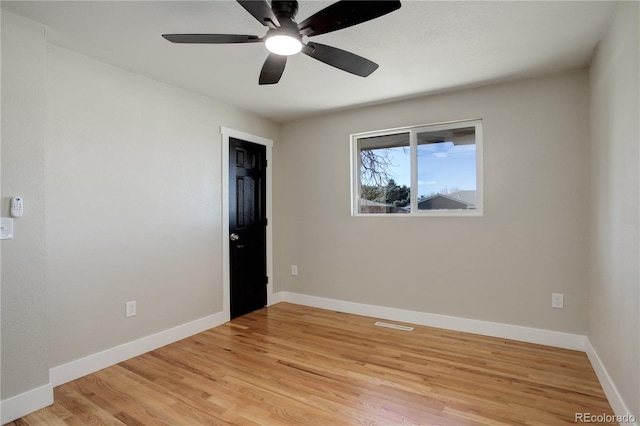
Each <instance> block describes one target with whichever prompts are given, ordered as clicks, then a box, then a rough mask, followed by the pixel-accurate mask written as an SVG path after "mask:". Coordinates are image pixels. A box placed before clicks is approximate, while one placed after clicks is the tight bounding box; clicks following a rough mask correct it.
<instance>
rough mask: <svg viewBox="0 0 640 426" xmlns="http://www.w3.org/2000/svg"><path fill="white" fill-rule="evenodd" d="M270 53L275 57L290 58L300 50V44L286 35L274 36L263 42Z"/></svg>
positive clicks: (294, 38) (292, 37) (297, 40)
mask: <svg viewBox="0 0 640 426" xmlns="http://www.w3.org/2000/svg"><path fill="white" fill-rule="evenodd" d="M264 44H265V46H267V49H268V50H269V52H271V53H275V54H276V55H284V56H290V55H295V54H296V53H298V52H300V51H301V50H302V42H301V41H300V40H299V39H298V38H296V37H294V36H291V35H288V34H274V35H272V36H270V37H269V38H267V39H266V40H265V42H264Z"/></svg>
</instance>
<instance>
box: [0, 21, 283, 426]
mask: <svg viewBox="0 0 640 426" xmlns="http://www.w3.org/2000/svg"><path fill="white" fill-rule="evenodd" d="M221 126H224V127H227V128H231V129H236V130H239V131H242V132H246V133H250V134H255V135H260V136H263V137H266V138H270V139H277V137H278V134H279V125H277V124H275V123H273V122H271V121H269V120H266V119H263V118H260V117H258V116H255V115H253V114H250V113H247V112H244V111H241V110H238V109H235V108H232V107H229V106H227V105H224V104H221V103H219V102H216V101H213V100H211V99H207V98H204V97H201V96H198V95H195V94H192V93H189V92H186V91H184V90H180V89H177V88H174V87H171V86H168V85H165V84H162V83H159V82H156V81H153V80H150V79H147V78H144V77H141V76H139V75H136V74H132V73H129V72H126V71H123V70H121V69H118V68H114V67H111V66H109V65H106V64H104V63H101V62H98V61H95V60H92V59H89V58H87V57H84V56H81V55H78V54H75V53H72V52H70V51H67V50H65V49H62V48H59V47H56V46H53V45H47V43H46V35H45V29H44V27H42V26H40V25H38V24H35V23H33V22H31V21H27V20H24V19H22V18H20V17H17V16H15V15H12V14H10V13H8V12H6V11H4V12H3V13H2V208H1V209H0V211H1V214H2V216H7V215H8V200H9V197H11V196H13V195H22V196H23V197H24V198H25V216H24V217H23V218H21V219H17V220H16V221H15V234H16V238H15V239H14V240H12V241H3V242H2V297H1V299H2V354H1V358H2V389H1V391H2V394H1V402H0V410H1V411H2V415H1V421H2V422H6V421H10V420H13V419H14V418H16V417H19V416H22V415H24V414H27V413H28V412H30V411H34V410H36V409H38V408H41V407H42V406H44V405H47V404H48V403H51V399H52V396H53V395H52V392H51V390H52V389H51V385H52V383H50V381H51V382H53V381H54V379H53V377H52V378H51V380H50V377H49V372H50V369H51V368H53V369H56V370H57V371H59V370H60V368H58V367H59V366H61V365H62V364H64V363H70V364H66V365H75V361H76V360H78V359H80V358H82V357H85V356H87V355H90V356H91V355H95V354H97V353H100V351H104V350H109V349H113V348H117V347H119V345H124V344H126V343H128V342H131V341H141V340H144V339H146V338H147V336H150V335H153V334H154V333H157V332H166V331H167V330H170V329H175V328H176V327H178V328H180V327H182V326H184V325H185V324H189V323H190V321H193V320H198V319H201V318H204V317H211V316H214V314H217V313H220V312H221V311H222V310H223V306H222V302H223V301H222V266H221V248H222V244H223V243H226V241H224V242H223V241H222V238H221V231H222V229H221V226H222V214H223V212H222V210H221V178H222V176H221V173H222V168H221V166H222V164H221V135H220V127H221ZM45 218H46V221H45ZM45 224H46V226H45ZM129 300H136V301H137V305H138V314H137V316H135V317H133V318H129V319H125V315H124V313H125V302H126V301H129ZM187 330H188V328H187ZM180 333H183V332H182V331H181V332H180ZM175 335H176V333H173V334H172V333H169V334H167V336H169V337H170V336H175ZM163 339H166V337H163ZM155 341H158V340H155ZM151 342H152V343H153V342H154V341H153V340H152V341H151ZM145 345H146V343H145ZM143 346H144V345H143ZM136 347H138V348H139V347H141V346H140V345H138V346H136ZM134 350H135V348H134ZM103 353H104V352H103ZM123 353H126V351H125V352H123ZM121 355H122V354H119V355H118V356H121ZM105 359H106V360H107V361H108V359H109V358H108V357H107V358H104V357H103V358H100V359H98V360H97V361H96V362H98V363H101V362H102V363H103V362H104V361H105ZM92 362H93V361H92ZM93 365H96V364H95V363H94V364H93ZM87 366H89V367H87ZM90 367H91V365H89V364H86V363H85V364H82V365H81V368H80V370H82V368H84V369H86V368H90ZM73 368H75V367H72V369H73ZM51 371H53V370H51ZM64 371H65V372H68V370H64ZM52 374H53V373H52ZM69 374H74V371H71V372H70V373H69ZM58 379H60V378H58Z"/></svg>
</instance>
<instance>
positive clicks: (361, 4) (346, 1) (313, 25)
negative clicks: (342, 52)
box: [298, 0, 400, 37]
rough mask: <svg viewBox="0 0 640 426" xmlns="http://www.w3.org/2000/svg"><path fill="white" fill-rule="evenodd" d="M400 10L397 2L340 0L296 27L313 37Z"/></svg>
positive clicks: (396, 0) (397, 0) (392, 0)
mask: <svg viewBox="0 0 640 426" xmlns="http://www.w3.org/2000/svg"><path fill="white" fill-rule="evenodd" d="M397 9H400V1H399V0H391V1H382V0H373V1H364V0H363V1H352V0H351V1H350V0H341V1H339V2H337V3H334V4H332V5H331V6H329V7H327V8H325V9H322V10H321V11H319V12H318V13H316V14H314V15H312V16H310V17H309V18H307V19H305V20H304V21H302V23H300V24H299V25H298V28H299V29H300V33H301V34H302V35H303V36H305V35H306V36H308V37H313V36H317V35H319V34H325V33H328V32H331V31H336V30H341V29H343V28H347V27H350V26H352V25H356V24H360V23H362V22H366V21H370V20H371V19H375V18H378V17H380V16H382V15H386V14H387V13H390V12H393V11H394V10H397Z"/></svg>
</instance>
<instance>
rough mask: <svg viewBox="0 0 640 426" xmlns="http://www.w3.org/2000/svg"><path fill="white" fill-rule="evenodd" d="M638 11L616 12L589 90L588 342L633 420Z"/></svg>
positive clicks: (637, 342) (634, 6) (637, 381)
mask: <svg viewBox="0 0 640 426" xmlns="http://www.w3.org/2000/svg"><path fill="white" fill-rule="evenodd" d="M639 26H640V6H639V4H638V2H624V3H621V4H620V5H619V6H618V9H617V10H616V13H615V16H614V18H613V21H612V23H611V26H610V29H609V32H608V33H607V35H606V36H605V38H604V39H603V41H602V42H601V43H600V46H599V47H598V50H597V52H596V56H595V58H594V61H593V64H592V66H591V73H590V86H591V147H590V148H591V149H590V158H591V170H590V172H591V173H590V178H591V179H590V187H591V191H592V198H591V238H590V241H591V250H590V262H589V265H590V285H589V306H588V308H589V309H588V336H589V340H590V341H591V343H592V345H593V347H594V348H595V350H596V352H597V353H598V355H599V357H600V359H601V360H602V362H603V364H604V365H605V368H606V369H607V371H608V372H609V375H610V376H611V379H612V380H613V382H614V383H615V385H616V387H617V388H618V391H619V392H620V394H621V396H622V398H623V399H624V401H625V403H626V404H627V405H628V408H629V409H630V410H631V411H632V412H633V414H634V415H635V416H636V418H637V419H640V369H639V366H640V270H639V265H640V185H639V179H640V175H639V173H638V169H639V166H640V156H639V154H638V151H639V148H640V147H639V145H640V82H639V78H640V65H639V59H638V57H639V55H640V52H639V51H640V41H639V40H640V34H639V33H638V27H639Z"/></svg>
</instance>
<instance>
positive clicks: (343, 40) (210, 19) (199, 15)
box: [2, 0, 615, 122]
mask: <svg viewBox="0 0 640 426" xmlns="http://www.w3.org/2000/svg"><path fill="white" fill-rule="evenodd" d="M299 3H300V9H299V12H298V15H297V20H298V22H301V21H302V20H304V19H305V18H307V17H309V16H310V15H312V14H313V13H315V12H317V11H319V10H321V9H323V8H324V7H326V6H328V5H329V4H331V3H333V1H306V0H302V1H300V2H299ZM2 7H3V9H6V10H8V11H10V12H13V13H16V14H18V15H22V16H24V17H27V18H30V19H32V20H34V21H37V22H40V23H42V24H44V25H46V26H47V27H48V33H47V34H48V35H47V37H48V40H49V42H51V43H53V44H56V45H59V46H62V47H65V48H68V49H70V50H73V51H76V52H79V53H82V54H84V55H86V56H90V57H93V58H96V59H98V60H101V61H104V62H107V63H109V64H112V65H115V66H117V67H121V68H124V69H127V70H130V71H133V72H136V73H139V74H142V75H145V76H148V77H150V78H153V79H155V80H159V81H162V82H166V83H169V84H172V85H175V86H178V87H181V88H184V89H187V90H189V91H192V92H195V93H198V94H201V95H204V96H207V97H211V98H214V99H217V100H220V101H222V102H225V103H227V104H231V105H235V106H237V107H240V108H243V109H247V110H250V111H253V112H255V113H257V114H260V115H262V116H264V117H268V118H271V119H274V120H276V121H280V122H284V121H289V120H292V119H295V118H297V117H301V116H306V115H312V114H317V113H321V112H325V111H329V110H335V109H342V108H348V107H351V106H355V105H362V104H371V103H379V102H384V101H387V100H392V99H401V98H406V97H412V96H417V95H421V94H427V93H434V92H442V91H446V90H452V89H455V88H461V87H472V86H479V85H484V84H488V83H492V82H497V81H504V80H514V79H518V78H524V77H532V76H537V75H544V74H550V73H556V72H561V71H565V70H571V69H578V68H582V67H585V66H587V65H588V64H589V62H590V59H591V56H592V54H593V50H594V48H595V47H596V45H597V43H598V41H599V40H600V39H601V37H602V35H603V33H604V31H605V29H606V26H607V24H608V22H609V20H610V17H611V14H612V12H613V9H614V8H615V3H614V2H611V1H604V2H595V1H586V2H582V1H544V2H543V1H533V2H527V1H511V2H505V1H469V2H467V1H407V0H403V1H402V7H401V8H400V9H399V10H397V11H395V12H392V13H390V14H388V15H386V16H383V17H381V18H378V19H375V20H372V21H369V22H366V23H363V24H361V25H357V26H354V27H350V28H347V29H344V30H341V31H336V32H333V33H329V34H324V35H320V36H317V37H313V38H312V39H311V40H313V41H317V42H319V43H323V44H328V45H331V46H335V47H339V48H341V49H344V50H348V51H351V52H353V53H356V54H358V55H360V56H364V57H366V58H368V59H370V60H372V61H374V62H376V63H378V64H379V65H380V68H379V69H378V70H377V71H375V72H374V73H373V74H372V75H371V76H369V77H367V78H362V77H357V76H354V75H351V74H348V73H345V72H343V71H340V70H338V69H335V68H333V67H330V66H328V65H325V64H323V63H321V62H318V61H316V60H314V59H312V58H310V57H308V56H306V55H302V54H298V55H296V56H293V57H290V58H289V60H288V62H287V67H286V69H285V72H284V75H283V76H282V79H281V80H280V83H278V84H277V85H273V86H259V85H258V75H259V73H260V69H261V68H262V63H263V62H264V60H265V58H266V56H267V51H266V49H265V47H264V45H263V44H262V43H253V44H244V45H184V44H183V45H180V44H172V43H169V42H168V41H166V40H164V39H163V38H162V37H161V36H160V35H161V34H163V33H231V34H254V35H258V36H263V35H264V34H265V33H266V27H263V26H262V25H260V24H259V23H258V22H257V21H256V20H255V19H254V18H253V17H252V16H251V15H249V14H248V13H247V12H246V11H245V10H244V9H243V8H242V7H241V6H240V5H239V4H237V3H236V2H235V1H230V0H229V1H68V2H59V1H16V2H11V1H2Z"/></svg>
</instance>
